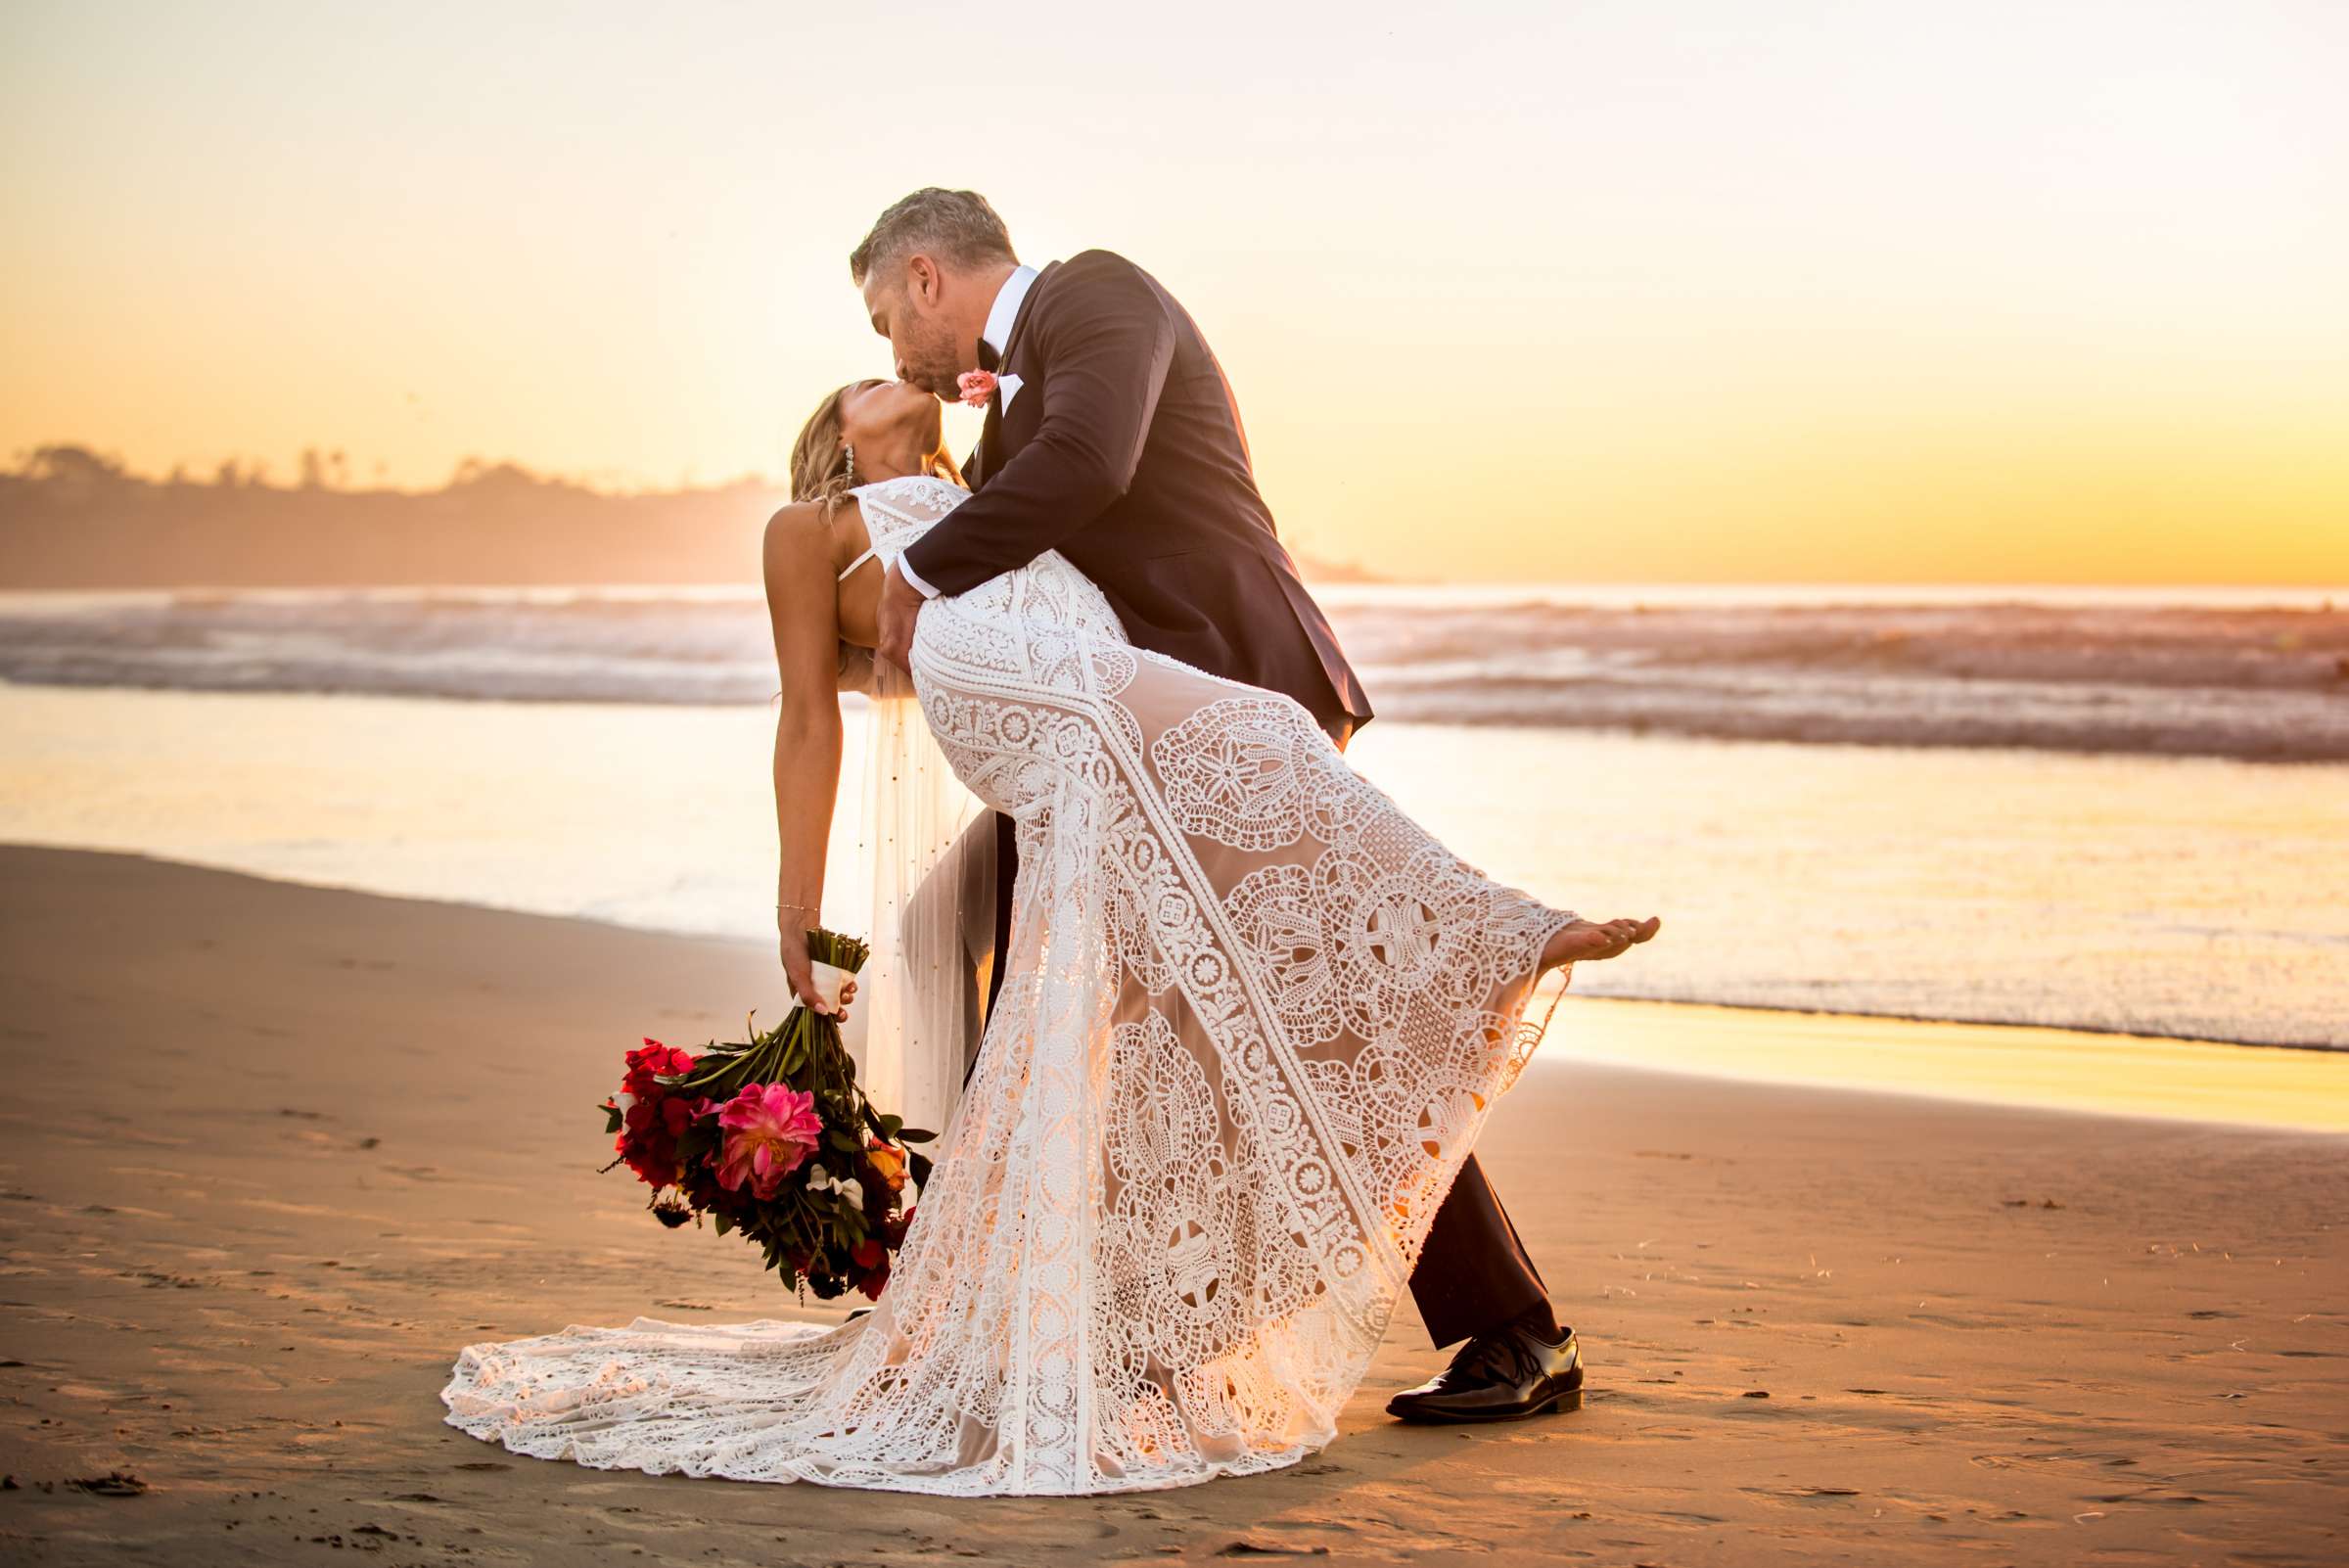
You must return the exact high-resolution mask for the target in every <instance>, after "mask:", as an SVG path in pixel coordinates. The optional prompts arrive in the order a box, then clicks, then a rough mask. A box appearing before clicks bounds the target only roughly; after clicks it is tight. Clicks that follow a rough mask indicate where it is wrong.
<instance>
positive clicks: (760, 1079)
mask: <svg viewBox="0 0 2349 1568" xmlns="http://www.w3.org/2000/svg"><path fill="white" fill-rule="evenodd" d="M807 937H808V951H809V954H810V955H811V956H812V957H813V958H815V960H816V961H817V962H819V963H828V964H831V965H833V966H835V967H837V968H841V969H845V970H848V971H850V972H851V973H854V972H855V971H856V970H858V969H861V968H862V967H863V965H864V960H865V956H866V952H867V949H866V947H865V945H864V944H863V943H861V942H858V941H856V940H855V939H853V938H850V937H842V936H839V935H837V934H835V933H833V932H828V931H810V932H809V933H808V934H807ZM596 1108H597V1109H598V1110H600V1111H602V1112H604V1113H605V1118H606V1121H605V1127H604V1130H605V1131H606V1132H610V1133H616V1134H618V1140H617V1143H616V1144H615V1147H616V1149H617V1151H618V1154H619V1158H618V1159H616V1160H614V1161H613V1162H612V1164H613V1165H621V1164H625V1165H626V1166H627V1167H628V1169H629V1170H631V1171H633V1172H635V1173H636V1175H637V1177H638V1179H640V1180H642V1181H644V1182H645V1183H646V1184H648V1185H649V1186H651V1187H652V1188H653V1197H652V1200H651V1203H650V1204H649V1207H650V1208H651V1209H652V1211H653V1214H654V1215H655V1216H656V1217H657V1218H658V1219H659V1220H660V1221H661V1222H662V1223H664V1224H667V1225H672V1226H673V1225H680V1224H683V1223H684V1222H686V1221H688V1220H691V1221H693V1222H695V1223H697V1224H698V1223H700V1222H701V1220H702V1217H703V1216H704V1215H708V1216H709V1217H710V1219H711V1222H712V1224H713V1225H714V1227H715V1229H716V1231H717V1233H718V1234H719V1235H721V1236H722V1235H724V1234H726V1233H727V1232H728V1231H740V1232H741V1233H742V1235H743V1237H744V1239H746V1240H749V1241H753V1242H756V1243H758V1244H759V1246H760V1248H761V1250H762V1251H763V1252H764V1254H765V1258H766V1264H767V1267H768V1268H773V1269H774V1270H775V1271H776V1272H778V1273H780V1274H781V1275H782V1276H783V1279H784V1282H785V1283H786V1284H788V1285H790V1286H792V1287H793V1288H794V1289H806V1290H807V1291H810V1292H812V1293H814V1294H815V1295H816V1296H817V1297H819V1298H823V1299H826V1300H828V1299H830V1298H832V1297H835V1296H838V1295H840V1294H842V1293H843V1292H844V1291H848V1290H856V1291H861V1292H862V1293H863V1294H864V1295H866V1296H867V1297H869V1298H871V1299H873V1300H876V1301H877V1300H879V1299H880V1296H881V1292H882V1290H883V1289H884V1288H886V1287H887V1285H888V1283H889V1271H890V1263H891V1260H892V1259H893V1258H894V1256H895V1255H896V1253H897V1251H898V1248H900V1247H902V1246H903V1245H904V1243H905V1233H906V1229H907V1227H908V1225H909V1223H910V1222H911V1221H912V1219H913V1206H914V1203H915V1200H916V1199H917V1198H918V1197H919V1195H920V1188H921V1183H922V1182H924V1181H927V1180H928V1179H929V1178H930V1162H929V1160H928V1159H927V1158H925V1157H924V1156H922V1155H921V1154H918V1153H916V1152H914V1151H913V1150H912V1149H911V1148H909V1147H908V1145H910V1144H913V1143H920V1142H926V1141H928V1140H929V1138H930V1137H931V1136H932V1134H931V1133H929V1132H925V1131H920V1130H913V1129H909V1128H906V1127H905V1126H903V1125H902V1123H901V1122H900V1121H899V1120H898V1118H897V1117H895V1116H884V1115H882V1114H880V1113H879V1112H877V1111H875V1110H874V1109H873V1107H872V1104H871V1102H870V1101H869V1100H867V1099H866V1098H865V1095H864V1091H863V1090H862V1089H861V1088H859V1087H858V1086H857V1084H856V1073H855V1064H854V1062H853V1061H852V1059H851V1058H850V1056H849V1053H848V1048H847V1047H846V1046H844V1045H843V1044H842V1043H841V1039H840V1026H839V1025H838V1023H836V1022H835V1021H834V1020H832V1019H831V1018H828V1017H825V1016H823V1015H821V1014H818V1013H813V1012H810V1011H809V1010H808V1009H807V1008H806V1007H804V1006H802V1007H795V1008H794V1009H793V1010H792V1013H791V1016H790V1017H788V1018H786V1019H784V1020H783V1022H782V1023H781V1024H780V1025H779V1026H777V1027H776V1028H774V1029H772V1030H769V1031H766V1032H764V1033H760V1032H758V1031H756V1030H754V1031H752V1032H751V1038H750V1039H749V1040H748V1041H746V1042H743V1043H739V1044H725V1045H719V1044H715V1043H713V1044H710V1045H708V1046H705V1047H704V1048H703V1049H702V1051H701V1052H700V1053H699V1054H698V1055H697V1054H693V1053H689V1052H686V1051H680V1050H676V1049H673V1048H671V1047H669V1046H667V1045H664V1044H662V1043H661V1042H660V1041H659V1040H656V1039H652V1038H646V1039H645V1041H644V1046H643V1048H642V1049H640V1050H632V1051H629V1052H628V1053H627V1058H626V1070H625V1072H624V1074H623V1075H622V1079H621V1086H620V1091H619V1093H618V1094H616V1095H614V1096H612V1097H610V1098H607V1099H605V1100H604V1101H603V1102H602V1103H601V1104H599V1105H598V1106H597V1107H596ZM605 1169H606V1170H610V1169H611V1166H606V1167H605Z"/></svg>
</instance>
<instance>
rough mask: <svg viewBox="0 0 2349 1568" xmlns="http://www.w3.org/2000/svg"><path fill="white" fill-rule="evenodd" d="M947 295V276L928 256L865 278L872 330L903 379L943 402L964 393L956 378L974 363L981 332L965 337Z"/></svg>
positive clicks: (910, 259) (971, 367) (916, 257)
mask: <svg viewBox="0 0 2349 1568" xmlns="http://www.w3.org/2000/svg"><path fill="white" fill-rule="evenodd" d="M945 295H946V279H945V278H944V275H943V274H941V273H940V271H939V270H938V268H937V266H936V265H935V264H934V263H933V262H932V261H931V259H930V258H929V257H928V256H925V255H916V256H912V257H910V258H908V259H907V260H906V261H905V262H904V264H903V265H902V266H900V267H898V268H895V269H892V271H890V272H889V273H886V274H885V273H884V272H883V271H882V270H880V269H879V268H876V269H874V270H873V271H872V272H870V273H868V274H867V275H866V276H865V280H864V308H865V311H866V313H867V314H869V315H870V316H871V317H872V319H873V330H874V331H875V332H877V333H879V334H880V335H881V336H882V337H884V338H887V339H888V340H889V347H890V351H891V352H892V353H893V354H895V355H896V356H897V370H898V379H899V380H902V381H908V382H911V383H912V384H913V385H914V386H916V387H919V388H921V389H922V391H924V392H928V393H929V394H930V395H931V396H933V397H936V398H938V399H939V400H940V401H942V402H947V401H951V400H952V399H954V398H955V397H957V396H958V395H960V392H959V391H958V389H957V388H956V386H955V378H956V377H958V376H960V375H961V374H962V373H963V372H964V371H966V370H970V369H973V368H974V367H975V364H976V361H974V360H971V358H970V356H971V355H972V353H973V352H974V346H975V345H976V344H977V342H978V335H977V334H976V333H973V334H970V335H969V337H970V341H969V342H968V343H965V342H963V341H962V339H963V337H964V335H963V334H961V333H959V332H957V331H956V330H955V324H954V319H953V313H952V311H951V310H950V309H949V308H948V306H947V300H946V298H945Z"/></svg>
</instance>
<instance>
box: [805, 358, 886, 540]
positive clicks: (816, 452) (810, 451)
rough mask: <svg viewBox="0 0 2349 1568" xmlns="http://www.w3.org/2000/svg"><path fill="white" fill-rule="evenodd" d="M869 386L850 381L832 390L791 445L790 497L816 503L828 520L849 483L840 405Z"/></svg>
mask: <svg viewBox="0 0 2349 1568" xmlns="http://www.w3.org/2000/svg"><path fill="white" fill-rule="evenodd" d="M871 385H872V383H871V382H870V381H852V382H849V383H847V384H846V385H844V386H840V387H836V388H834V389H833V390H832V392H831V395H829V396H827V397H826V398H825V399H824V400H823V401H822V402H820V403H817V404H816V405H815V412H814V413H812V414H809V415H808V416H807V423H806V424H805V425H802V426H801V427H800V438H799V439H798V440H796V441H793V442H792V443H791V498H792V499H793V500H795V501H813V502H815V503H816V504H817V505H818V506H820V507H822V508H823V512H824V516H825V517H827V518H828V517H830V516H831V515H832V514H833V513H834V512H835V511H837V510H838V509H839V507H840V503H841V502H842V501H844V500H846V499H847V498H848V494H849V485H850V484H851V483H852V479H851V475H850V473H849V444H848V442H847V441H845V440H843V439H842V438H841V433H840V405H841V402H842V400H843V399H845V398H846V397H847V396H848V395H849V393H851V392H854V391H855V390H856V389H857V388H859V387H869V386H871Z"/></svg>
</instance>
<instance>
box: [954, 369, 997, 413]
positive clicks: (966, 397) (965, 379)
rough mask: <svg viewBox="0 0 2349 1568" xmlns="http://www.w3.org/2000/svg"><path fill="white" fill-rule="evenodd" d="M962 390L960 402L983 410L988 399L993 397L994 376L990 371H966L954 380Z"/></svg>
mask: <svg viewBox="0 0 2349 1568" xmlns="http://www.w3.org/2000/svg"><path fill="white" fill-rule="evenodd" d="M954 385H955V386H957V387H959V388H960V389H962V400H963V401H964V402H966V403H968V404H969V405H970V406H971V407H973V408H985V407H986V406H987V404H988V399H989V398H990V397H992V396H994V395H995V376H994V372H993V371H991V370H966V371H964V372H963V373H962V374H961V375H959V376H957V377H955V378H954Z"/></svg>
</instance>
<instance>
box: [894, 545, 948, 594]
mask: <svg viewBox="0 0 2349 1568" xmlns="http://www.w3.org/2000/svg"><path fill="white" fill-rule="evenodd" d="M898 575H899V576H902V577H904V579H905V580H906V581H907V582H910V583H912V584H913V586H914V588H915V589H916V590H917V591H919V592H920V594H921V596H922V597H923V598H925V599H935V598H937V597H938V590H937V589H936V588H933V587H932V586H930V584H929V583H927V582H925V581H923V580H922V575H921V574H920V573H918V572H916V571H914V570H913V562H912V561H911V560H909V559H907V558H906V557H904V556H901V555H900V556H898Z"/></svg>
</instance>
